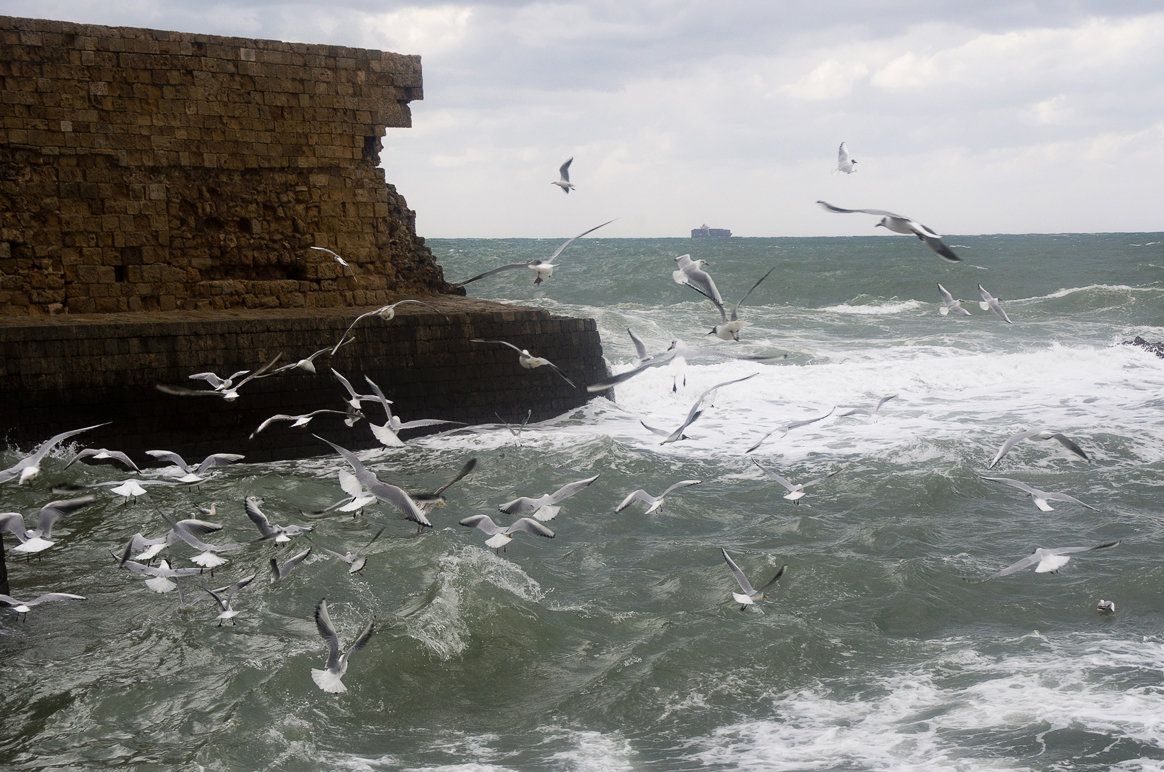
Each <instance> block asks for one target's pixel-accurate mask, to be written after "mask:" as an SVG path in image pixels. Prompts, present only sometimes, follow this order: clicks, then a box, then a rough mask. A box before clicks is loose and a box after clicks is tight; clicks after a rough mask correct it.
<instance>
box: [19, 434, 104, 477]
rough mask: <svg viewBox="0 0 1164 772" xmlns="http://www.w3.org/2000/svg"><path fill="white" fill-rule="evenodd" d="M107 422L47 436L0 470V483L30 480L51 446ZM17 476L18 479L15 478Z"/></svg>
mask: <svg viewBox="0 0 1164 772" xmlns="http://www.w3.org/2000/svg"><path fill="white" fill-rule="evenodd" d="M108 425H109V422H108V421H106V422H105V423H103V424H94V425H93V426H86V427H85V428H84V429H73V430H72V431H67V432H61V433H60V434H55V435H53V436H52V437H50V438H48V439H47V440H45V441H44V442H42V443H41V444H40V446H39V447H38V448H37V449H36V450H35V451H34V452H33V453H32V455H30V456H25V457H24V458H22V459H20V460H19V461H17V462H16V463H15V464H13V465H12V466H10V467H8V468H7V469H3V470H0V483H6V482H8V481H9V480H16V481H17V485H23V484H24V483H26V482H32V480H34V479H36V476H37V475H38V474H40V462H41V461H43V460H44V457H45V456H47V455H48V454H49V451H51V450H52V449H53V448H55V447H56V446H57V445H59V444H60V443H62V442H64V441H65V440H67V439H69V438H70V437H75V436H77V435H78V434H80V433H81V432H87V431H89V430H90V429H96V428H98V427H100V426H108ZM17 478H19V479H17Z"/></svg>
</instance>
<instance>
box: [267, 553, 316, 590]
mask: <svg viewBox="0 0 1164 772" xmlns="http://www.w3.org/2000/svg"><path fill="white" fill-rule="evenodd" d="M311 549H312V548H311V547H308V548H307V549H305V550H303V551H302V552H300V553H299V554H298V555H292V556H291V557H289V558H287V559H286V560H284V561H283V565H282V566H281V567H280V566H279V562H278V561H277V560H275V558H271V582H272V583H274V582H281V581H283V580H284V579H286V578H287V577H288V576H289V575H290V574H291V571H292V569H294V568H295V566H297V565H299V564H300V563H302V562H303V561H304V560H305V559H306V558H307V556H308V555H310V554H311Z"/></svg>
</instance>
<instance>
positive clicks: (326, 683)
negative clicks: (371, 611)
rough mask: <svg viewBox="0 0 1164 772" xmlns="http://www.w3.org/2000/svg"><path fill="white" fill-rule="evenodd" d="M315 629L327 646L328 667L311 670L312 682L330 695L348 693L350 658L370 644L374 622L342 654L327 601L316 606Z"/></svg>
mask: <svg viewBox="0 0 1164 772" xmlns="http://www.w3.org/2000/svg"><path fill="white" fill-rule="evenodd" d="M315 627H316V629H318V630H319V635H320V637H321V638H323V640H324V642H325V643H326V644H327V665H326V667H325V668H324V669H323V670H317V669H316V668H312V669H311V680H312V681H315V685H316V686H318V687H319V688H320V689H323V690H324V691H325V692H328V693H329V694H339V693H341V692H346V691H347V690H348V687H346V686H344V684H343V681H342V680H340V679H342V678H343V677H344V673H346V672H347V671H348V657H350V656H352V654H353V653H355V652H357V651H359V650H360V649H362V648H364V646H365V645H366V644H367V643H368V639H369V638H371V637H372V631H373V630H374V629H375V622H374V620H371V619H369V620H368V624H366V625H364V629H363V630H361V631H360V634H359V635H357V636H356V638H355V640H354V641H352V643H351V645H350V646H348V648H347V650H346V651H344V652H343V653H342V654H341V653H340V650H339V636H337V635H336V632H335V625H333V624H332V623H331V615H330V614H328V613H327V601H326V600H325V599H321V600H320V601H319V603H317V604H316V606H315Z"/></svg>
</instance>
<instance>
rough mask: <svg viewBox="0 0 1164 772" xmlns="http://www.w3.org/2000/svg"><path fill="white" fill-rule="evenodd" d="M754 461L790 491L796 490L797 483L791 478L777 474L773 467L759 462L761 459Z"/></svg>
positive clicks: (761, 469) (753, 461) (762, 470)
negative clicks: (769, 467) (770, 467)
mask: <svg viewBox="0 0 1164 772" xmlns="http://www.w3.org/2000/svg"><path fill="white" fill-rule="evenodd" d="M768 434H771V432H769V433H768ZM764 436H765V437H767V436H768V435H767V434H766V435H764ZM761 442H763V440H761ZM756 444H757V445H759V443H756ZM752 463H753V464H755V465H756V466H758V467H759V468H760V471H761V472H763V473H764V474H766V475H768V476H769V477H771V478H772V479H773V480H775V481H776V482H778V483H780V484H781V485H783V486H784V487H785V488H787V489H788V490H789V491H790V492H791V491H794V490H796V486H795V485H794V484H793V483H792V481H791V480H789V479H788V478H787V477H784V476H782V475H780V474H777V473H776V472H773V471H772V470H771V469H768V468H766V467H764V466H762V465H761V464H760V462H759V461H757V460H756V459H754V458H753V459H752Z"/></svg>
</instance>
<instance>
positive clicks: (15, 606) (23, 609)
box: [0, 592, 85, 619]
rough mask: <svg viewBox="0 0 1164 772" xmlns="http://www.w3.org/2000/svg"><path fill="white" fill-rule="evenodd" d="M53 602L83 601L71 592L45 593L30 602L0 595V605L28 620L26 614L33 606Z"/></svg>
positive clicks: (81, 596)
mask: <svg viewBox="0 0 1164 772" xmlns="http://www.w3.org/2000/svg"><path fill="white" fill-rule="evenodd" d="M53 600H85V596H83V595H74V594H73V593H71V592H46V593H44V594H43V595H37V596H36V597H35V598H33V599H32V600H17V599H16V598H13V597H12V596H11V595H2V594H0V603H3V604H4V605H5V606H8V607H10V608H11V609H12V610H13V611H15V612H16V613H17V614H22V615H24V616H23V618H25V619H27V618H28V612H29V611H30V610H31V609H32V607H33V606H39V605H40V604H42V603H48V602H49V601H53Z"/></svg>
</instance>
